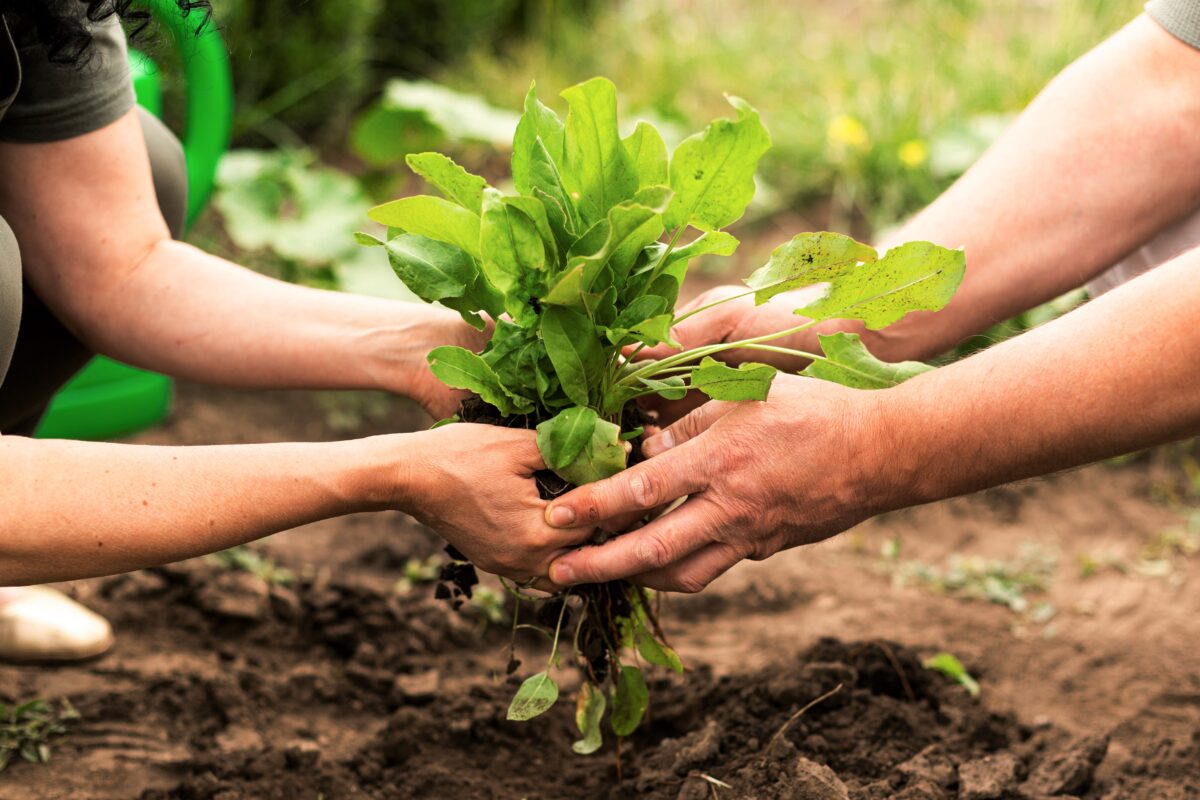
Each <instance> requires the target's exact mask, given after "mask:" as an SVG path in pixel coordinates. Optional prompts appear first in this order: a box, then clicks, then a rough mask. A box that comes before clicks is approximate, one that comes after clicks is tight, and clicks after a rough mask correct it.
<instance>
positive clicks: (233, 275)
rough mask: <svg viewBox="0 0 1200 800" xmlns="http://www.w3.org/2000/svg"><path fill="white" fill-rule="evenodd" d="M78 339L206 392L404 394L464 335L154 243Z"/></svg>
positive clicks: (432, 319) (429, 312) (454, 320)
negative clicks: (430, 356) (431, 356)
mask: <svg viewBox="0 0 1200 800" xmlns="http://www.w3.org/2000/svg"><path fill="white" fill-rule="evenodd" d="M379 268H380V269H381V270H386V269H387V264H386V263H385V262H384V261H383V260H382V259H381V261H380V264H379ZM80 333H81V335H83V336H84V337H85V338H86V339H87V341H88V344H89V345H91V346H92V347H94V348H95V349H96V350H97V351H98V352H103V353H104V354H106V355H111V356H113V357H115V358H118V359H120V360H122V361H126V362H129V363H132V364H136V365H138V366H143V367H147V368H150V369H154V370H157V371H160V372H166V373H168V374H170V375H175V376H178V377H182V378H187V379H191V380H197V381H202V382H205V383H214V384H220V385H227V386H239V387H249V388H267V387H289V388H310V389H385V390H388V391H395V392H401V393H406V394H412V391H411V390H412V388H413V385H414V383H416V382H417V376H424V374H425V372H426V364H425V356H426V354H427V353H428V352H429V351H430V350H431V349H433V348H434V347H436V346H438V345H441V344H447V343H456V340H457V339H459V338H461V337H463V336H464V335H469V334H470V331H469V329H467V328H466V326H465V324H464V323H463V322H462V321H461V319H460V318H459V316H458V315H457V314H455V313H453V312H451V311H447V310H445V309H437V308H431V307H428V306H423V305H420V304H417V303H403V302H397V301H393V300H384V299H379V298H373V297H363V296H358V295H349V294H342V293H338V292H330V291H323V290H320V289H312V288H308V287H303V286H296V285H292V284H287V283H284V282H282V281H278V280H274V279H272V278H268V277H265V276H263V275H259V274H257V273H254V272H251V271H250V270H246V269H243V268H241V267H238V266H236V265H234V264H231V263H229V262H228V261H225V260H224V259H221V258H218V257H216V256H212V255H209V254H207V253H205V252H203V251H201V250H199V249H197V248H195V247H192V246H190V245H187V244H183V243H180V242H174V241H170V240H161V241H160V242H159V243H157V244H156V245H155V246H154V247H153V249H152V250H151V251H150V252H149V254H148V255H147V256H146V258H145V261H144V262H143V263H142V264H141V265H140V266H139V267H138V268H137V269H136V270H133V271H131V272H129V273H128V274H126V275H125V276H124V277H123V279H122V280H120V281H119V282H113V283H112V284H111V285H110V286H108V287H106V288H105V290H104V296H103V297H102V298H96V299H95V302H94V303H92V304H91V306H90V313H89V316H88V317H87V320H86V323H85V325H84V326H83V329H82V330H81V331H80Z"/></svg>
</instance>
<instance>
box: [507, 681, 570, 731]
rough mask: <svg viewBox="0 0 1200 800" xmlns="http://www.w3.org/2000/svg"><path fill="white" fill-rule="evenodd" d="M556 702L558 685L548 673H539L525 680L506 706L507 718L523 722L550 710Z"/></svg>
mask: <svg viewBox="0 0 1200 800" xmlns="http://www.w3.org/2000/svg"><path fill="white" fill-rule="evenodd" d="M556 700H558V684H557V683H555V682H554V679H553V678H551V677H550V673H549V672H539V673H538V674H537V675H532V676H530V677H528V678H526V679H525V681H524V683H522V684H521V688H520V689H518V690H517V694H516V696H515V697H514V698H513V699H512V703H511V704H509V706H508V718H509V719H510V720H512V721H513V722H524V721H525V720H529V719H533V718H534V717H536V716H538V715H539V714H544V713H546V712H547V711H549V710H550V708H551V706H553V705H554V703H555V701H556Z"/></svg>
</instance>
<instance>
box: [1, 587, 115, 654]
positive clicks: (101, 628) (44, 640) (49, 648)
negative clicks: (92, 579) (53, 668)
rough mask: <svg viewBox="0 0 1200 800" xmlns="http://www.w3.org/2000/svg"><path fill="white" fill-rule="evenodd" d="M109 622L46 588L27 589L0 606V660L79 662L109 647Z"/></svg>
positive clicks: (110, 633)
mask: <svg viewBox="0 0 1200 800" xmlns="http://www.w3.org/2000/svg"><path fill="white" fill-rule="evenodd" d="M112 644H113V632H112V626H111V625H109V624H108V620H106V619H104V617H102V616H100V615H99V614H97V613H96V612H94V611H91V610H89V609H87V608H84V607H83V606H81V605H80V604H79V603H76V602H75V601H74V600H72V599H71V598H69V597H67V596H66V595H64V594H63V593H61V592H56V591H55V590H53V589H47V588H46V587H45V586H29V587H26V588H23V589H21V590H20V594H19V595H18V596H17V597H15V598H13V599H12V600H9V601H8V602H6V603H4V604H3V605H0V659H3V660H5V661H80V660H83V659H85V658H93V657H95V656H98V655H100V654H101V653H103V652H105V651H106V650H108V648H110V647H112Z"/></svg>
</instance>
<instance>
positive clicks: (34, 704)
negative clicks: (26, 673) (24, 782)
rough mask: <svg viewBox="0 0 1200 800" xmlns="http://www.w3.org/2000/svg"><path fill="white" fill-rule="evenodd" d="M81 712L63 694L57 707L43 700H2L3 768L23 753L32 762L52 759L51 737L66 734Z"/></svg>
mask: <svg viewBox="0 0 1200 800" xmlns="http://www.w3.org/2000/svg"><path fill="white" fill-rule="evenodd" d="M78 719H79V712H78V711H76V710H75V707H74V706H72V705H71V703H70V701H68V700H67V699H66V698H63V699H62V701H61V702H60V703H59V705H58V707H57V708H53V707H51V706H50V705H49V704H48V703H47V702H46V701H44V700H30V701H29V702H27V703H21V704H20V705H15V706H10V705H6V704H4V703H0V772H3V771H4V770H5V769H6V768H7V767H8V765H9V764H10V763H11V762H12V760H13V757H14V756H20V757H21V758H23V759H25V760H26V761H28V762H30V763H31V764H48V763H50V740H51V739H54V738H55V737H58V736H62V735H63V734H65V733H66V732H67V731H68V730H69V728H70V726H71V724H72V723H73V722H75V721H76V720H78Z"/></svg>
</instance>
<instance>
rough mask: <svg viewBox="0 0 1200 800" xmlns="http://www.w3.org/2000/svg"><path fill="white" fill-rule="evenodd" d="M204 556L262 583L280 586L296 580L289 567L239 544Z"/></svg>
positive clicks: (225, 567)
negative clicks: (247, 573)
mask: <svg viewBox="0 0 1200 800" xmlns="http://www.w3.org/2000/svg"><path fill="white" fill-rule="evenodd" d="M206 558H207V559H208V560H209V561H212V562H213V563H215V564H217V565H218V566H220V567H222V568H224V569H233V570H241V571H242V572H249V573H250V574H251V575H253V576H255V577H256V578H258V579H259V580H261V581H262V582H263V583H270V584H278V585H280V586H282V585H286V584H289V583H291V582H292V581H294V580H296V575H295V573H294V572H292V571H291V570H290V569H288V568H286V567H281V566H279V565H278V564H276V563H275V562H274V561H273V560H272V559H271V558H270V557H268V556H264V555H263V554H262V553H259V552H258V551H257V550H251V549H250V548H249V547H246V546H245V545H241V544H239V545H234V546H233V547H230V548H229V549H228V550H220V551H218V552H216V553H212V554H210V555H208V556H206Z"/></svg>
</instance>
